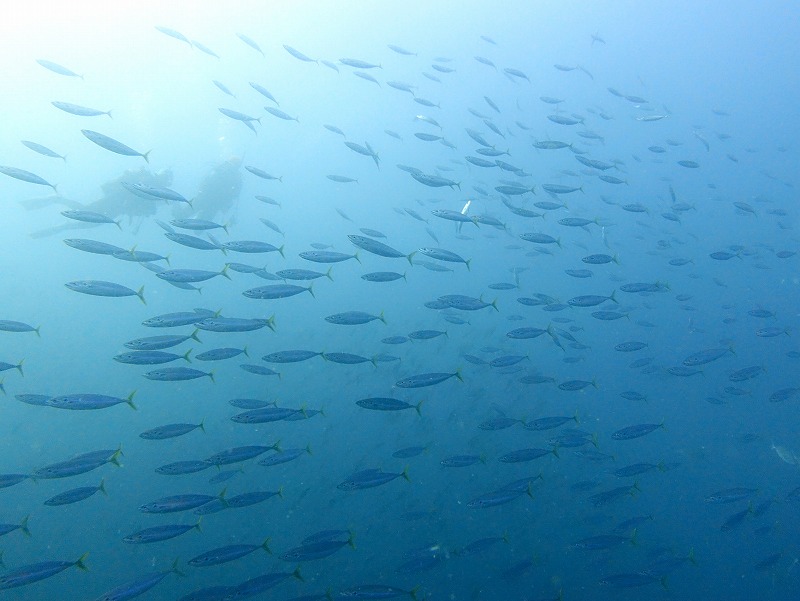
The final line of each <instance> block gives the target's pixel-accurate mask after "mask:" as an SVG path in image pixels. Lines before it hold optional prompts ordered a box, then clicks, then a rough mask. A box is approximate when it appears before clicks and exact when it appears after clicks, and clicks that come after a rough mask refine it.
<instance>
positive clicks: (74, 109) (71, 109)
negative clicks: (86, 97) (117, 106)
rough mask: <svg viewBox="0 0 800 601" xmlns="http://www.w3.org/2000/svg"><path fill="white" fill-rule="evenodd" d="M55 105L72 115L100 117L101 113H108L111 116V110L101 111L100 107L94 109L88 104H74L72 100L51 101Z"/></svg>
mask: <svg viewBox="0 0 800 601" xmlns="http://www.w3.org/2000/svg"><path fill="white" fill-rule="evenodd" d="M50 104H52V105H53V106H54V107H56V108H57V109H60V110H62V111H64V112H65V113H70V114H71V115H77V116H79V117H99V116H100V115H108V116H109V117H111V111H101V110H99V109H93V108H90V107H88V106H80V105H78V104H72V103H71V102H62V101H60V100H56V101H53V102H51V103H50Z"/></svg>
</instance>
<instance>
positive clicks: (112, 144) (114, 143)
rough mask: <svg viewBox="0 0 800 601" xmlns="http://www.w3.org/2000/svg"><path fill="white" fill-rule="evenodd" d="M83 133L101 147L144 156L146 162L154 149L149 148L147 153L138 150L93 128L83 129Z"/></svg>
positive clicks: (130, 155)
mask: <svg viewBox="0 0 800 601" xmlns="http://www.w3.org/2000/svg"><path fill="white" fill-rule="evenodd" d="M81 133H82V134H83V135H84V136H86V138H88V139H89V140H91V141H92V142H94V143H95V144H97V145H98V146H99V147H100V148H105V149H106V150H108V151H110V152H113V153H115V154H120V155H123V156H129V157H142V158H143V159H144V160H145V162H146V163H149V162H150V159H149V156H150V153H151V152H152V150H148V151H147V152H145V153H141V152H138V151H136V150H134V149H133V148H131V147H130V146H126V145H125V144H123V143H122V142H120V141H118V140H115V139H114V138H111V137H109V136H106V135H105V134H101V133H99V132H96V131H92V130H91V129H82V130H81Z"/></svg>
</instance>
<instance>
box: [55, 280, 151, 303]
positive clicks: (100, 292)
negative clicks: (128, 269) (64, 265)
mask: <svg viewBox="0 0 800 601" xmlns="http://www.w3.org/2000/svg"><path fill="white" fill-rule="evenodd" d="M64 285H65V286H66V287H67V288H69V289H70V290H74V291H75V292H80V293H81V294H88V295H91V296H107V297H116V298H120V297H123V296H138V297H139V300H140V301H142V304H145V305H146V304H147V302H146V301H145V300H144V286H141V287H140V288H139V290H131V289H130V288H128V287H127V286H123V285H122V284H116V283H114V282H106V281H103V280H77V281H74V282H67V283H66V284H64Z"/></svg>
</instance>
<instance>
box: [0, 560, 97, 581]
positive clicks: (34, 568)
mask: <svg viewBox="0 0 800 601" xmlns="http://www.w3.org/2000/svg"><path fill="white" fill-rule="evenodd" d="M88 555H89V554H88V553H84V554H83V555H81V556H80V557H79V558H78V559H76V560H75V561H42V562H39V563H34V564H29V565H25V566H22V567H19V568H16V569H13V570H8V571H7V572H5V573H4V574H3V575H0V590H8V589H12V588H17V587H20V586H25V585H28V584H32V583H34V582H39V581H40V580H45V579H47V578H50V577H52V576H55V575H56V574H59V573H61V572H63V571H64V570H66V569H68V568H71V567H76V568H78V569H79V570H82V571H84V572H85V571H87V570H88V568H87V567H86V563H85V561H86V557H87V556H88Z"/></svg>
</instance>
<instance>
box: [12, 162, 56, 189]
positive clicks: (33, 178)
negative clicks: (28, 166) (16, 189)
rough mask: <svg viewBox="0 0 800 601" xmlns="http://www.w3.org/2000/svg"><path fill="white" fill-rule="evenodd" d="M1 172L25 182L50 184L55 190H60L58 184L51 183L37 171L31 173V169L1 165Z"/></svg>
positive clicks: (41, 184) (42, 184)
mask: <svg viewBox="0 0 800 601" xmlns="http://www.w3.org/2000/svg"><path fill="white" fill-rule="evenodd" d="M0 173H2V174H3V175H7V176H9V177H13V178H14V179H18V180H20V181H23V182H28V183H29V184H38V185H40V186H49V187H50V188H52V189H53V191H54V192H58V189H57V186H56V185H55V184H51V183H50V182H48V181H47V180H45V179H44V178H42V177H39V176H38V175H36V174H35V173H31V172H30V171H25V170H24V169H19V168H17V167H8V166H5V165H0Z"/></svg>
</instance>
